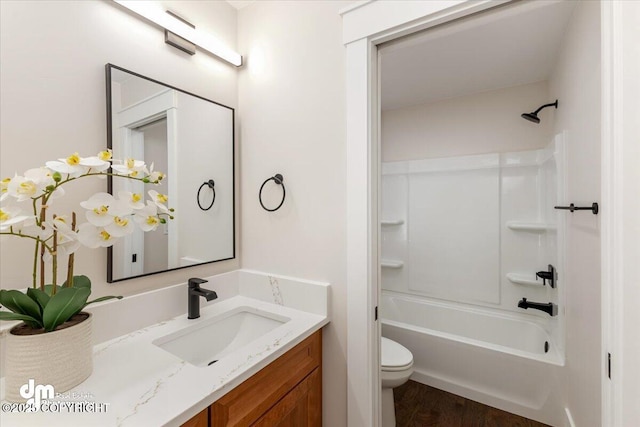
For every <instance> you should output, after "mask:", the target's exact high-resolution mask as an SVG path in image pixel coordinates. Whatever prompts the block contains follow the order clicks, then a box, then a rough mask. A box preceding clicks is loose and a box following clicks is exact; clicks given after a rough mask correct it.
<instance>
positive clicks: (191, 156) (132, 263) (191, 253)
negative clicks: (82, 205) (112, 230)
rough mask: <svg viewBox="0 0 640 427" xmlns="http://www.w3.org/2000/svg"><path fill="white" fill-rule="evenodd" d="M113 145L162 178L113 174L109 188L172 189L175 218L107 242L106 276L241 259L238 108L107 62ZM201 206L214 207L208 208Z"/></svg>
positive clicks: (116, 152)
mask: <svg viewBox="0 0 640 427" xmlns="http://www.w3.org/2000/svg"><path fill="white" fill-rule="evenodd" d="M105 68H106V80H107V147H108V148H109V149H111V150H112V151H113V158H114V159H127V158H134V159H140V160H144V161H145V163H146V165H147V167H150V166H151V164H152V163H153V169H154V170H155V171H161V172H163V173H164V174H166V178H165V179H162V181H161V182H160V184H159V185H151V184H146V185H145V184H143V183H141V182H137V181H133V180H129V179H119V178H117V177H116V178H113V177H109V183H108V188H109V193H110V194H113V195H118V194H119V193H123V192H128V193H133V194H137V195H140V196H142V198H143V199H149V196H148V191H149V190H155V191H157V192H158V193H160V194H162V195H163V196H166V198H167V199H168V201H167V204H168V205H169V206H171V207H172V208H174V209H175V215H174V217H175V219H173V220H170V221H167V223H166V224H162V225H160V226H159V227H157V228H156V229H155V230H152V231H148V232H146V233H145V232H143V231H141V230H136V231H134V232H133V233H132V234H130V235H127V236H124V237H122V238H120V239H118V240H117V241H116V243H115V244H114V245H113V246H111V247H109V248H108V251H107V282H109V283H113V282H118V281H121V280H126V279H131V278H134V277H141V276H147V275H150V274H156V273H161V272H165V271H170V270H175V269H179V268H186V267H190V266H193V265H200V264H207V263H212V262H217V261H224V260H228V259H233V258H235V182H234V180H235V173H234V165H235V159H234V138H235V135H234V120H235V110H234V109H233V108H231V107H228V106H226V105H222V104H220V103H217V102H215V101H212V100H210V99H207V98H203V97H201V96H199V95H195V94H193V93H189V92H187V91H184V90H181V89H178V88H176V87H173V86H171V85H168V84H166V83H162V82H159V81H157V80H154V79H151V78H149V77H146V76H143V75H140V74H137V73H135V72H132V71H129V70H126V69H124V68H121V67H118V66H115V65H112V64H107V65H106V67H105ZM202 206H205V207H207V209H203V208H202Z"/></svg>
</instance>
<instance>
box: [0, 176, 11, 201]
mask: <svg viewBox="0 0 640 427" xmlns="http://www.w3.org/2000/svg"><path fill="white" fill-rule="evenodd" d="M10 182H11V178H5V179H3V180H2V181H0V202H1V201H3V200H4V199H6V198H7V197H9V183H10Z"/></svg>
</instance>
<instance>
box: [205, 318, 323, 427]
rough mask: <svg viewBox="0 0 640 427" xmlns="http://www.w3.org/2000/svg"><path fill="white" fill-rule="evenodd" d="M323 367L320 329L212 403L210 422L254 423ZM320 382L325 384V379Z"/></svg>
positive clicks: (229, 426) (221, 426)
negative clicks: (323, 381)
mask: <svg viewBox="0 0 640 427" xmlns="http://www.w3.org/2000/svg"><path fill="white" fill-rule="evenodd" d="M321 367H322V332H321V331H317V332H315V333H314V334H313V335H311V336H310V337H308V338H307V339H305V340H304V341H302V342H301V343H300V344H298V345H297V346H295V347H294V348H292V349H291V350H289V351H288V352H286V353H285V354H283V355H282V356H280V357H279V358H278V359H276V360H274V361H273V362H272V363H271V364H269V365H268V366H267V367H265V368H263V369H262V370H260V371H259V372H258V373H257V374H255V375H254V376H252V377H251V378H249V379H248V380H246V381H245V382H243V383H242V384H240V385H239V386H238V387H236V388H235V389H233V390H231V391H230V392H229V393H228V394H226V395H225V396H223V397H221V398H220V399H218V400H217V401H216V402H214V403H213V405H211V406H210V408H211V422H210V425H211V426H212V427H246V426H249V425H252V424H253V423H255V422H256V421H257V420H259V419H260V418H261V417H262V416H263V415H264V414H265V413H267V412H268V411H269V410H270V409H271V408H273V407H274V406H275V405H277V404H278V403H279V402H280V401H281V400H282V399H283V398H284V397H285V396H286V395H287V394H288V393H289V392H290V391H292V390H293V389H294V388H296V387H297V386H298V385H299V384H301V383H302V382H303V381H304V380H305V378H307V377H308V376H309V375H310V374H311V373H312V372H313V371H314V370H316V369H317V370H320V369H321ZM321 377H322V375H319V378H321ZM319 381H320V383H321V380H319ZM320 387H322V385H320ZM314 398H317V401H318V405H320V406H319V407H322V396H321V393H319V394H317V395H315V394H314ZM265 425H268V424H265ZM274 425H276V424H274Z"/></svg>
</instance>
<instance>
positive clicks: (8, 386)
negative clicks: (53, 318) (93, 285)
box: [5, 314, 93, 402]
mask: <svg viewBox="0 0 640 427" xmlns="http://www.w3.org/2000/svg"><path fill="white" fill-rule="evenodd" d="M91 320H92V315H91V314H89V317H88V318H87V319H85V320H84V321H83V322H81V323H78V324H77V325H74V326H71V327H68V328H65V329H61V330H58V331H54V332H49V333H46V334H39V335H13V334H11V333H9V334H7V337H6V341H5V342H6V348H5V399H6V400H7V401H10V402H24V401H25V400H26V399H25V398H23V397H22V396H21V395H20V387H21V386H23V385H24V384H27V382H28V381H29V380H30V379H33V380H34V381H35V384H36V385H52V386H53V388H54V390H55V392H56V393H63V392H65V391H67V390H70V389H71V388H73V387H75V386H77V385H78V384H80V383H81V382H83V381H84V380H86V379H87V378H88V377H89V375H91V372H92V371H93V347H92V343H91Z"/></svg>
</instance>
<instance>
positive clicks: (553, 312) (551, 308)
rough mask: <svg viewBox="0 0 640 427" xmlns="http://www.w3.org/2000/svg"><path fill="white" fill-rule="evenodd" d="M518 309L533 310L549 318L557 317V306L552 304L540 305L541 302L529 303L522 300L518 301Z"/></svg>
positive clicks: (524, 299)
mask: <svg viewBox="0 0 640 427" xmlns="http://www.w3.org/2000/svg"><path fill="white" fill-rule="evenodd" d="M518 307H519V308H524V309H525V310H526V309H528V308H533V309H535V310H541V311H544V312H545V313H547V314H548V315H549V316H557V315H558V306H557V305H556V304H554V303H552V302H549V303H542V302H529V301H527V299H526V298H522V299H521V300H520V301H518Z"/></svg>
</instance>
